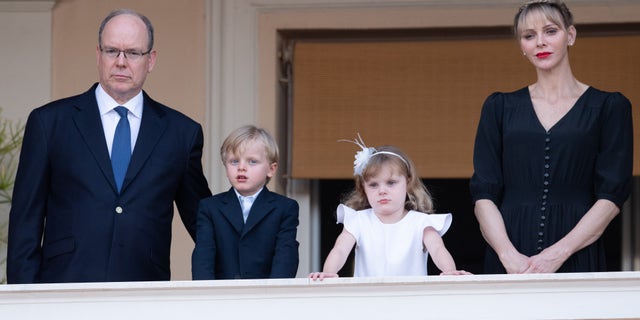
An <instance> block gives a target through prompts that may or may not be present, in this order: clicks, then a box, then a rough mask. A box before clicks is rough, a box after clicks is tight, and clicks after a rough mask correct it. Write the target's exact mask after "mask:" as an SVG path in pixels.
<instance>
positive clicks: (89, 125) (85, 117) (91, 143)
mask: <svg viewBox="0 0 640 320" xmlns="http://www.w3.org/2000/svg"><path fill="white" fill-rule="evenodd" d="M95 89H96V85H94V86H93V87H91V89H89V91H87V92H85V93H84V94H83V95H81V96H80V98H79V100H78V103H77V104H76V105H75V107H76V109H77V111H78V112H76V113H75V114H74V115H73V122H74V123H75V125H76V128H78V131H79V132H80V135H81V136H82V138H83V139H84V141H85V143H86V144H87V148H89V150H90V151H91V154H92V155H93V157H94V159H95V160H96V162H97V163H98V166H99V167H100V170H101V171H102V174H103V175H104V177H105V179H107V180H109V183H110V184H111V187H112V188H113V190H114V191H115V192H117V188H116V183H115V180H114V177H113V169H112V168H111V159H110V158H109V150H108V149H107V142H106V138H105V137H104V130H102V120H101V118H100V111H99V109H98V102H97V101H96V95H95Z"/></svg>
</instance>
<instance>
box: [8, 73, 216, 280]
mask: <svg viewBox="0 0 640 320" xmlns="http://www.w3.org/2000/svg"><path fill="white" fill-rule="evenodd" d="M96 86H97V84H95V85H93V86H92V87H91V89H89V90H88V91H87V92H85V93H83V94H80V95H77V96H74V97H70V98H65V99H61V100H58V101H54V102H51V103H49V104H47V105H45V106H43V107H40V108H37V109H35V110H34V111H33V112H31V114H30V115H29V119H28V121H27V124H26V130H25V136H24V142H23V145H22V152H21V156H20V163H19V168H18V172H17V178H16V184H15V188H14V193H13V203H12V208H11V214H10V222H9V224H10V225H9V243H8V259H7V276H8V281H9V282H10V283H33V282H88V281H146V280H169V279H170V270H169V252H170V247H171V246H170V244H171V226H172V220H173V206H174V201H175V203H176V205H177V207H178V210H179V212H180V216H181V218H182V221H183V222H184V224H185V226H186V228H187V230H188V231H189V233H190V234H191V236H192V237H195V229H196V213H197V206H198V203H199V201H200V200H201V199H202V198H205V197H208V196H210V195H211V192H210V191H209V187H208V185H207V181H206V179H205V177H204V175H203V174H202V162H201V156H202V147H203V134H202V128H201V126H200V125H199V124H198V123H196V122H195V121H193V120H191V119H189V118H188V117H186V116H185V115H183V114H181V113H179V112H177V111H175V110H172V109H170V108H168V107H166V106H164V105H162V104H160V103H158V102H156V101H154V100H152V99H151V98H150V97H149V96H148V95H147V94H146V93H143V96H144V97H143V104H144V106H143V108H144V109H143V114H142V119H141V124H140V132H139V133H138V138H137V142H136V145H135V147H134V150H133V154H132V155H131V162H130V164H129V168H128V171H127V174H126V176H125V179H124V183H123V186H122V190H121V192H120V193H118V191H117V189H116V184H115V181H114V177H113V171H112V169H111V161H110V157H109V152H108V149H107V144H106V139H105V136H104V131H103V129H102V122H101V118H100V113H99V110H98V104H97V101H96V96H95V89H96Z"/></svg>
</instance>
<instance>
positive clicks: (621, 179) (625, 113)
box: [595, 92, 633, 208]
mask: <svg viewBox="0 0 640 320" xmlns="http://www.w3.org/2000/svg"><path fill="white" fill-rule="evenodd" d="M601 119H602V122H601V125H602V130H601V131H600V151H599V153H598V156H597V159H596V168H595V193H596V197H597V198H598V199H607V200H610V201H611V202H613V203H615V204H616V205H617V206H618V208H621V207H622V205H623V204H624V202H625V201H626V199H627V198H628V197H629V194H630V192H631V177H632V172H633V121H632V119H631V102H629V100H628V99H627V98H626V97H625V96H623V95H622V94H620V93H618V92H615V93H610V94H609V95H608V97H607V99H606V101H605V102H604V108H603V112H602V118H601Z"/></svg>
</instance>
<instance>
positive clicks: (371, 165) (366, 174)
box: [343, 146, 433, 213]
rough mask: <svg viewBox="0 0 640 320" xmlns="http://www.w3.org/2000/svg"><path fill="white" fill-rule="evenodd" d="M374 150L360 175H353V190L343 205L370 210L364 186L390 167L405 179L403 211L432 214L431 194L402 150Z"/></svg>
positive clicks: (386, 148)
mask: <svg viewBox="0 0 640 320" xmlns="http://www.w3.org/2000/svg"><path fill="white" fill-rule="evenodd" d="M375 149H376V152H375V153H374V154H373V155H372V156H371V157H370V158H369V161H368V162H367V164H366V167H365V168H364V169H363V171H362V174H361V175H358V174H356V175H355V189H354V190H353V191H351V192H350V193H349V194H348V195H347V196H346V197H345V198H344V201H343V203H344V204H345V205H346V206H348V207H351V208H353V209H355V210H364V209H368V208H371V205H370V204H369V200H368V199H367V194H366V193H365V191H364V184H365V183H366V181H367V180H368V179H370V178H371V177H373V176H375V175H377V174H378V173H379V172H380V170H381V169H382V168H383V167H386V166H392V167H393V168H395V170H397V171H396V172H398V173H400V174H402V175H404V176H405V177H406V178H407V197H406V199H405V203H404V207H405V209H407V210H415V211H420V212H424V213H432V212H433V200H432V199H431V194H430V193H429V190H427V187H426V186H425V185H424V184H423V183H422V180H420V177H419V176H418V174H417V172H416V169H415V166H414V165H413V162H412V161H411V159H409V157H407V155H406V154H405V153H404V152H402V150H400V149H398V148H396V147H394V146H383V147H379V148H375ZM389 153H392V154H389Z"/></svg>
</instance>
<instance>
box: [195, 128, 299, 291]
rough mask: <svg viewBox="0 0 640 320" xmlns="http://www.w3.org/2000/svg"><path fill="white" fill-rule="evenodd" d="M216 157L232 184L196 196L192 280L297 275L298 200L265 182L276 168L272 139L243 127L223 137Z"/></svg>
mask: <svg viewBox="0 0 640 320" xmlns="http://www.w3.org/2000/svg"><path fill="white" fill-rule="evenodd" d="M220 156H221V158H222V162H223V163H224V166H225V169H226V172H227V178H228V179H229V182H231V185H232V186H233V187H232V188H231V189H230V190H229V191H227V192H223V193H220V194H217V195H215V196H212V197H208V198H206V199H203V200H202V201H200V208H199V209H198V233H197V236H196V246H195V248H194V250H193V256H192V258H191V261H192V262H191V271H192V276H193V279H194V280H213V279H257V278H293V277H295V276H296V271H297V270H298V241H296V233H297V227H298V203H297V202H296V201H295V200H293V199H289V198H287V197H284V196H281V195H279V194H276V193H273V192H271V191H269V190H268V189H267V187H266V186H265V185H266V183H267V182H269V179H271V178H272V177H273V175H274V174H275V171H276V169H277V167H278V163H277V161H278V145H277V144H276V142H275V140H273V138H272V137H271V135H270V134H268V133H267V132H266V131H265V130H264V129H260V128H256V127H254V126H244V127H241V128H238V129H236V130H234V131H233V132H232V133H231V134H229V136H228V137H227V138H226V139H225V140H224V142H223V144H222V147H221V148H220Z"/></svg>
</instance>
